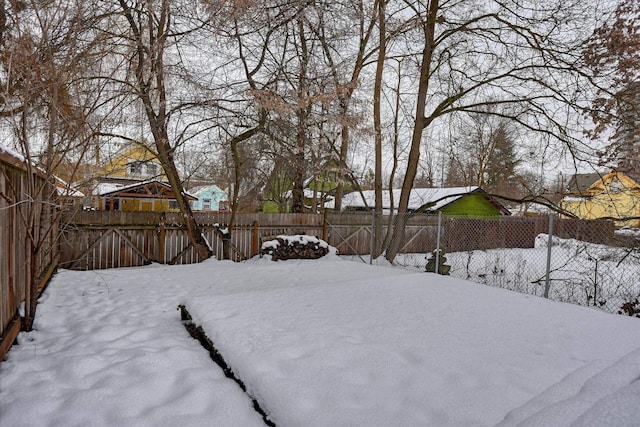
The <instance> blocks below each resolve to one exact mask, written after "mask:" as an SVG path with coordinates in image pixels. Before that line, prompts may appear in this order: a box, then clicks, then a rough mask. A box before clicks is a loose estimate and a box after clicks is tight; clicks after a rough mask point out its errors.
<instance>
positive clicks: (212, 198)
mask: <svg viewBox="0 0 640 427" xmlns="http://www.w3.org/2000/svg"><path fill="white" fill-rule="evenodd" d="M189 194H190V195H192V196H193V197H195V198H196V200H192V201H191V209H193V210H194V211H227V210H229V198H228V197H227V193H225V192H224V191H223V190H222V189H221V188H220V187H218V186H217V185H213V184H211V185H202V186H198V187H193V188H190V189H189Z"/></svg>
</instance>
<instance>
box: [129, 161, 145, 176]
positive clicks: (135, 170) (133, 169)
mask: <svg viewBox="0 0 640 427" xmlns="http://www.w3.org/2000/svg"><path fill="white" fill-rule="evenodd" d="M127 172H128V173H129V175H142V163H140V162H129V163H128V164H127Z"/></svg>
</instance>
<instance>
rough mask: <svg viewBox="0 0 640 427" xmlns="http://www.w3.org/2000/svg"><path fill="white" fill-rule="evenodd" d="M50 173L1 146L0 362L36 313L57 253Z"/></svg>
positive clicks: (53, 197)
mask: <svg viewBox="0 0 640 427" xmlns="http://www.w3.org/2000/svg"><path fill="white" fill-rule="evenodd" d="M53 193H54V191H53V188H52V186H51V184H50V183H49V182H48V180H47V176H46V175H45V174H44V173H43V172H42V171H40V170H38V169H31V168H29V167H27V165H26V164H25V162H24V161H23V160H22V159H20V158H19V157H17V156H15V155H13V154H10V153H8V152H7V151H4V150H3V149H1V148H0V194H2V197H0V360H2V358H3V357H4V354H5V353H6V352H7V351H8V349H9V347H10V345H11V344H12V343H13V341H14V339H15V336H16V335H17V333H18V331H19V330H20V326H21V320H22V319H21V318H20V316H19V313H18V308H19V307H20V305H21V304H22V303H25V317H24V320H25V324H26V325H27V327H29V325H30V323H31V322H32V320H33V316H34V315H35V312H36V311H35V304H36V302H37V297H38V295H39V293H40V292H41V291H42V289H43V287H44V284H45V283H46V281H47V280H48V277H50V274H51V272H52V271H53V268H52V266H53V267H55V262H56V261H57V259H58V258H57V257H58V245H57V242H56V238H57V235H56V231H57V227H56V224H57V221H58V219H59V218H58V216H57V206H56V203H55V202H56V201H55V196H54V194H53Z"/></svg>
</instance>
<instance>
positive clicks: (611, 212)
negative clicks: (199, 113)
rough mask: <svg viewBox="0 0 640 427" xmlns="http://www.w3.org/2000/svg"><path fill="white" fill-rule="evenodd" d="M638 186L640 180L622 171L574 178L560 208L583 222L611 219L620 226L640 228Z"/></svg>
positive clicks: (582, 175)
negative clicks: (584, 220) (585, 220)
mask: <svg viewBox="0 0 640 427" xmlns="http://www.w3.org/2000/svg"><path fill="white" fill-rule="evenodd" d="M638 182H640V178H637V179H633V178H632V177H631V176H629V175H628V174H625V173H623V172H619V171H612V172H609V173H607V174H578V175H574V176H573V177H572V178H571V180H570V181H569V185H568V189H567V190H568V193H567V194H566V195H565V197H564V198H563V199H562V201H561V202H560V206H561V207H562V208H563V209H564V210H566V211H567V212H570V213H572V214H574V215H575V216H577V217H578V218H581V219H602V218H610V219H614V220H616V221H615V223H616V225H617V226H629V227H639V226H640V219H637V218H638V217H640V184H638ZM634 217H635V218H636V219H633V218H634ZM626 218H629V219H626Z"/></svg>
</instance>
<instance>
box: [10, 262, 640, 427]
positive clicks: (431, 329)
mask: <svg viewBox="0 0 640 427" xmlns="http://www.w3.org/2000/svg"><path fill="white" fill-rule="evenodd" d="M179 304H185V305H186V307H187V309H188V310H189V312H190V313H191V314H192V316H193V317H194V321H195V322H196V323H198V324H199V325H201V326H202V327H203V328H204V330H205V331H206V333H207V335H208V336H209V337H210V338H211V339H212V340H213V342H214V343H215V345H216V346H217V348H218V350H219V351H220V352H221V353H222V355H223V356H224V358H225V359H226V361H227V362H228V364H229V365H230V366H231V367H232V368H233V370H234V371H235V373H236V374H237V375H238V376H239V377H240V378H241V379H242V380H243V381H244V383H245V384H246V385H247V388H248V390H249V392H250V393H251V394H252V396H255V397H256V399H257V400H258V401H259V402H260V405H261V406H262V408H263V409H264V410H265V411H266V412H267V414H268V415H269V418H270V419H271V420H272V421H273V422H275V423H276V425H278V426H418V425H420V426H424V425H434V426H461V425H464V426H489V425H495V424H497V423H500V422H502V423H503V424H502V425H505V426H509V425H516V424H518V423H520V422H522V423H523V425H544V426H551V425H570V424H571V423H572V422H576V425H616V426H625V425H627V426H632V425H637V420H638V419H640V319H634V318H629V317H624V316H619V315H611V314H606V313H603V312H601V311H598V310H596V309H593V308H586V307H580V306H575V305H570V304H563V303H557V302H552V301H547V300H544V299H541V298H538V297H534V296H530V295H523V294H518V293H514V292H510V291H506V290H502V289H497V288H492V287H487V286H480V285H478V284H475V283H471V282H465V281H462V280H460V279H455V278H451V277H442V276H437V275H434V274H429V273H413V272H409V271H405V270H402V269H395V268H389V267H379V266H369V265H366V264H363V263H357V262H350V261H346V260H342V259H338V258H337V257H336V256H328V257H325V258H323V259H320V260H315V261H279V262H272V261H270V260H268V259H265V258H263V259H254V260H250V261H248V262H245V263H240V264H235V263H231V262H218V261H215V260H211V261H207V262H205V263H203V264H199V265H186V266H173V267H169V266H160V265H151V266H147V267H141V268H129V269H114V270H101V271H89V272H72V271H62V272H60V273H59V274H58V275H57V276H56V277H55V278H54V280H53V282H52V284H51V285H50V287H49V288H48V290H47V291H46V293H45V295H44V296H43V297H42V300H41V304H40V305H39V308H38V317H37V319H36V325H35V326H36V330H35V331H33V332H31V333H28V334H24V333H23V334H21V335H20V337H19V339H20V345H19V346H15V347H14V348H12V350H11V351H10V352H9V355H8V358H7V360H6V361H5V362H3V363H0V421H1V424H2V425H3V426H5V425H6V426H88V425H92V426H102V425H104V426H162V425H167V426H169V425H171V426H174V425H183V426H186V427H188V426H200V425H202V426H251V425H264V423H263V421H262V419H261V417H260V416H259V415H258V414H256V413H255V412H254V411H253V408H252V406H251V400H250V398H249V397H247V395H246V394H244V393H243V392H242V390H241V389H240V388H239V387H238V386H237V385H236V384H235V383H234V382H232V381H231V380H229V379H226V378H225V377H224V375H223V374H222V372H221V370H220V368H218V367H217V365H215V364H213V362H212V361H211V360H210V359H209V356H208V353H207V352H206V351H205V350H204V349H203V348H202V347H201V346H200V344H199V343H198V342H197V341H195V340H193V339H191V338H190V337H189V336H188V334H187V332H186V330H185V329H184V327H183V325H182V324H181V322H180V314H179V311H178V310H177V309H176V308H177V306H178V305H179Z"/></svg>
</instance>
